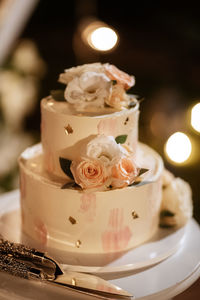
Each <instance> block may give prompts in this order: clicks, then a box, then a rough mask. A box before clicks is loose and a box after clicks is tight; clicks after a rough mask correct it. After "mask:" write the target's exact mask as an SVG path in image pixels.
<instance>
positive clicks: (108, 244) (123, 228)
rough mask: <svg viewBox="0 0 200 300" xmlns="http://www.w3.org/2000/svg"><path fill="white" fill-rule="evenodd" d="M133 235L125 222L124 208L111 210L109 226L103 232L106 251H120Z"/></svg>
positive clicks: (103, 243) (103, 245)
mask: <svg viewBox="0 0 200 300" xmlns="http://www.w3.org/2000/svg"><path fill="white" fill-rule="evenodd" d="M131 237H132V232H131V230H130V228H129V227H128V226H127V225H125V224H124V210H123V208H113V209H111V210H110V214H109V220H108V227H107V230H105V231H104V232H103V233H102V247H103V249H104V251H106V252H107V251H120V250H123V249H124V248H126V247H127V245H128V243H129V240H130V239H131Z"/></svg>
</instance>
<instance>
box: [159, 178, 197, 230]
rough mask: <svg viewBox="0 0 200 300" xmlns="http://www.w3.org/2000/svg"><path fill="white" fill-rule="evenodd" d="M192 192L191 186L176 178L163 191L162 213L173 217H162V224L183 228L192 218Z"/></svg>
mask: <svg viewBox="0 0 200 300" xmlns="http://www.w3.org/2000/svg"><path fill="white" fill-rule="evenodd" d="M192 211H193V205H192V191H191V187H190V185H189V184H188V183H187V182H186V181H184V180H183V179H181V178H174V179H173V180H171V182H170V183H169V184H168V185H167V186H166V187H165V189H164V190H163V198H162V205H161V216H162V212H170V213H172V216H164V215H163V218H162V217H161V224H163V225H175V226H178V227H179V226H183V225H185V224H186V223H187V221H188V220H189V219H190V218H191V217H192Z"/></svg>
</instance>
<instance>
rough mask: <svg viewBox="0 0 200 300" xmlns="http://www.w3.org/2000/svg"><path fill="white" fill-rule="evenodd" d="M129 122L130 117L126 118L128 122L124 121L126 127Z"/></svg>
mask: <svg viewBox="0 0 200 300" xmlns="http://www.w3.org/2000/svg"><path fill="white" fill-rule="evenodd" d="M128 121H129V117H127V118H126V120H125V121H124V125H126V124H127V123H128Z"/></svg>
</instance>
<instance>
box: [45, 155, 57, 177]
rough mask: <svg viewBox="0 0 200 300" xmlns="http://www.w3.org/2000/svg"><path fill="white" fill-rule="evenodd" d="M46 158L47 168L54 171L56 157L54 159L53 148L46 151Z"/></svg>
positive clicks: (51, 171)
mask: <svg viewBox="0 0 200 300" xmlns="http://www.w3.org/2000/svg"><path fill="white" fill-rule="evenodd" d="M44 158H45V159H44V160H45V166H46V169H47V171H48V172H49V173H53V172H54V170H55V165H54V159H53V153H52V152H51V150H48V152H46V153H45V156H44Z"/></svg>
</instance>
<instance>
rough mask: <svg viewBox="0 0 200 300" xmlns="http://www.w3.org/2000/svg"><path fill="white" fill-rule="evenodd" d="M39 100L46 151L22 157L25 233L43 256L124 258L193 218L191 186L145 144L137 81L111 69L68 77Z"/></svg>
mask: <svg viewBox="0 0 200 300" xmlns="http://www.w3.org/2000/svg"><path fill="white" fill-rule="evenodd" d="M59 81H60V82H61V83H63V84H65V85H66V87H65V90H63V91H62V90H61V91H52V94H51V96H48V97H46V98H44V99H43V100H42V101H41V144H37V145H34V146H32V147H30V148H28V149H26V150H25V151H24V152H23V153H22V154H21V156H20V158H19V166H20V191H21V216H22V230H23V232H24V233H25V234H26V235H27V236H29V237H30V238H31V239H32V240H33V241H36V242H37V243H39V244H40V245H41V246H43V247H44V248H52V249H58V250H61V251H64V252H66V253H67V252H70V253H75V254H109V253H123V252H125V251H128V250H129V249H132V248H133V247H136V246H138V245H140V244H141V243H144V242H145V241H147V240H148V239H150V238H151V237H152V236H153V235H154V234H155V233H156V231H157V230H158V227H159V225H162V226H183V225H184V224H185V223H186V222H187V221H188V220H189V218H190V217H191V216H192V203H191V190H190V186H189V185H188V183H186V182H185V181H183V180H182V179H180V178H175V177H174V176H173V175H172V174H171V173H169V172H168V171H166V170H165V169H164V166H163V161H162V158H161V157H160V156H159V154H158V153H156V152H155V151H154V150H153V149H151V148H150V147H148V146H147V145H145V144H142V143H140V142H139V141H138V117H139V101H138V100H137V98H136V97H135V96H134V95H131V94H128V93H127V90H128V89H129V88H131V87H132V86H133V85H134V83H135V78H134V77H133V76H129V75H128V74H126V73H125V72H123V71H121V70H119V69H118V68H117V67H115V66H114V65H111V64H109V63H106V64H101V63H93V64H86V65H82V66H78V67H73V68H70V69H67V70H65V72H64V73H62V74H61V75H60V76H59Z"/></svg>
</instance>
